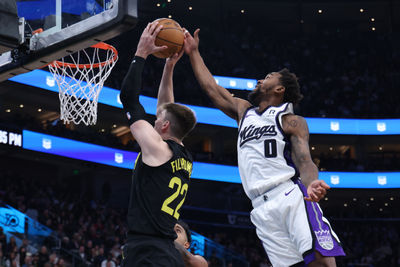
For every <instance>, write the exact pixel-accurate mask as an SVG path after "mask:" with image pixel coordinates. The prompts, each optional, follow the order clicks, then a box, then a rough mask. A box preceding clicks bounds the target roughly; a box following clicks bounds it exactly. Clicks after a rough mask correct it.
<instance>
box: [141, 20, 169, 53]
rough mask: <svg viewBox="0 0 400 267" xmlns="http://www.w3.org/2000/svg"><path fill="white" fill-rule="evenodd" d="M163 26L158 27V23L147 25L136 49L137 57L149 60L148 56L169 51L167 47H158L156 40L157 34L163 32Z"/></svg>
mask: <svg viewBox="0 0 400 267" xmlns="http://www.w3.org/2000/svg"><path fill="white" fill-rule="evenodd" d="M162 27H163V25H158V21H154V22H151V23H149V24H147V27H146V28H145V29H144V30H143V33H142V35H141V36H140V40H139V43H138V46H137V49H136V53H135V55H136V56H139V57H142V58H147V56H148V55H150V54H153V53H155V52H159V51H162V50H165V49H167V48H168V47H167V46H165V45H164V46H156V45H155V43H154V42H155V40H156V36H157V34H158V33H159V32H160V31H161V29H162Z"/></svg>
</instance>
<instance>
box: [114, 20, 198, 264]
mask: <svg viewBox="0 0 400 267" xmlns="http://www.w3.org/2000/svg"><path fill="white" fill-rule="evenodd" d="M161 28H162V26H158V23H157V22H156V23H150V24H148V25H147V27H146V28H145V29H144V31H143V33H142V35H141V37H140V40H139V44H138V46H137V50H136V53H135V57H134V59H133V61H132V63H131V65H130V67H129V70H128V73H127V74H126V76H125V78H124V81H123V83H122V88H121V95H120V99H121V102H122V104H123V108H124V112H125V113H126V115H127V118H128V121H129V125H130V130H131V133H132V135H133V137H134V138H135V140H136V141H137V142H138V143H139V146H140V148H141V152H140V153H139V155H138V157H137V159H136V163H135V168H134V171H133V175H132V186H131V193H130V201H129V208H128V233H127V243H126V245H125V246H124V249H123V252H124V253H123V256H124V257H123V262H122V265H123V266H129V267H135V266H176V267H178V266H179V267H183V266H184V261H183V258H182V256H181V254H180V252H179V251H178V250H177V249H176V248H175V245H174V240H175V239H176V238H177V234H176V232H175V231H174V226H175V224H176V222H177V220H178V219H179V216H180V208H181V206H182V204H183V203H184V201H185V198H186V194H187V192H188V189H189V179H190V175H191V172H192V162H193V159H192V156H191V154H190V153H189V152H188V151H187V149H186V148H185V147H184V146H183V143H182V140H183V138H184V137H185V136H186V135H187V134H188V133H189V132H190V131H191V130H192V129H193V128H194V126H195V124H196V117H195V114H194V112H193V111H192V110H191V109H190V108H188V107H186V106H183V105H179V104H175V103H174V94H173V81H172V75H173V70H174V66H175V64H176V62H177V61H178V60H179V59H180V57H181V56H182V53H181V54H179V55H177V54H175V55H174V56H173V57H171V58H169V59H167V60H166V63H165V66H164V71H163V76H162V78H161V83H160V87H159V91H158V103H157V115H156V117H157V119H156V121H155V123H154V127H153V126H152V125H151V124H150V123H148V122H147V121H146V120H145V111H144V108H143V106H142V105H141V104H140V102H139V93H140V87H141V75H142V70H143V66H144V63H145V60H146V58H147V56H149V55H150V54H152V53H154V52H157V51H161V50H162V49H165V47H157V46H155V44H154V40H155V37H156V36H157V34H158V32H159V31H160V30H161ZM182 52H183V51H182Z"/></svg>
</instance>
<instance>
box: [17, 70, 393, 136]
mask: <svg viewBox="0 0 400 267" xmlns="http://www.w3.org/2000/svg"><path fill="white" fill-rule="evenodd" d="M214 78H215V79H216V81H217V82H218V84H219V85H221V86H223V87H227V88H233V89H242V90H251V89H253V88H254V86H255V84H256V83H257V81H256V80H251V79H242V78H233V77H222V76H214ZM10 80H11V81H14V82H18V83H22V84H27V85H30V86H35V87H38V88H42V89H45V90H49V91H53V92H58V86H57V83H56V82H55V80H54V78H53V76H52V74H51V73H49V72H46V71H43V70H34V71H31V72H28V73H24V74H20V75H18V76H14V77H12V78H11V79H10ZM140 102H141V103H142V105H143V106H144V108H145V110H146V112H147V113H148V114H151V115H155V114H156V106H157V99H155V98H152V97H147V96H140ZM99 103H102V104H105V105H110V106H113V107H117V108H122V104H121V102H120V100H119V90H116V89H113V88H109V87H106V86H104V87H103V89H102V91H101V93H100V96H99ZM188 106H189V107H190V108H191V109H193V110H194V111H195V112H196V115H197V120H198V122H199V123H204V124H211V125H219V126H225V127H233V128H236V127H237V123H236V121H235V120H233V119H231V118H229V117H228V116H226V115H225V114H224V113H222V112H221V111H220V110H218V109H214V108H206V107H200V106H191V105H188ZM306 120H307V123H308V127H309V130H310V133H311V134H346V135H400V119H335V118H306Z"/></svg>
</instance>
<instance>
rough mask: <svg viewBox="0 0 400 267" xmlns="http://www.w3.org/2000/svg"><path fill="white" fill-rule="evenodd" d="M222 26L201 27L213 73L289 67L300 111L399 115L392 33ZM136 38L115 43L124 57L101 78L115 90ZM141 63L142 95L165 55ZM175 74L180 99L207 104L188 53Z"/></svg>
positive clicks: (256, 74) (398, 57)
mask: <svg viewBox="0 0 400 267" xmlns="http://www.w3.org/2000/svg"><path fill="white" fill-rule="evenodd" d="M258 26H259V27H262V26H261V25H258ZM139 28H140V26H138V29H139ZM192 28H193V29H192V31H194V29H195V28H196V25H194V26H193V27H192ZM226 31H227V32H218V31H215V29H211V28H207V27H206V28H204V29H202V30H201V33H200V50H201V53H202V55H203V57H204V60H205V63H206V65H207V66H208V67H209V69H210V71H211V73H212V74H214V75H220V76H230V77H240V78H251V79H262V78H263V77H265V76H266V74H267V73H268V72H272V71H278V70H280V69H282V68H288V69H289V70H291V71H292V72H294V73H296V74H297V76H298V77H299V82H300V85H301V91H302V93H303V95H304V99H303V101H302V103H300V106H299V108H298V110H297V112H298V113H299V114H300V115H302V116H305V117H336V118H337V117H340V118H382V117H383V118H392V117H398V116H399V114H400V108H399V106H398V105H397V103H396V101H395V99H394V98H393V97H392V96H393V95H395V93H396V91H397V86H398V85H399V84H400V71H399V70H400V53H399V51H398V49H396V47H398V46H399V45H400V39H399V37H398V35H395V34H383V33H378V32H354V31H352V30H346V29H338V28H326V29H324V30H321V31H320V32H318V33H315V34H299V33H297V34H296V33H291V34H287V33H279V32H271V31H269V30H268V31H266V30H265V29H264V28H257V26H256V25H251V26H249V24H248V23H240V22H239V23H237V25H235V26H234V27H233V26H232V27H230V28H229V29H226ZM260 32H261V33H263V34H255V33H260ZM238 33H240V34H238ZM254 36H257V38H254ZM138 39H139V30H137V32H136V31H135V34H132V35H130V36H129V37H127V36H124V39H121V40H119V39H118V41H121V42H116V43H115V45H116V46H117V47H121V49H119V50H121V53H125V54H126V56H124V57H120V61H119V63H118V65H117V66H116V71H113V72H112V74H111V77H110V78H109V79H108V81H107V83H108V84H109V85H110V86H111V87H113V88H120V85H121V82H122V79H123V77H124V75H125V73H126V70H127V69H128V66H129V64H130V60H131V59H132V57H133V53H134V50H135V47H136V46H135V44H136V42H137V40H138ZM126 47H132V49H131V50H129V49H126ZM232 55H234V56H232ZM147 61H148V63H147V67H146V68H145V71H144V75H143V86H144V90H143V93H144V94H147V95H149V96H154V97H155V96H156V93H157V88H158V81H159V79H160V78H161V73H162V67H163V60H160V59H156V58H154V57H149V58H148V60H147ZM174 80H175V83H174V86H175V88H176V90H175V94H176V98H177V100H178V101H180V102H183V103H187V104H193V105H200V106H212V103H211V101H210V100H209V99H208V98H207V97H206V96H205V94H204V93H202V92H201V89H200V87H199V86H198V83H197V81H196V79H195V78H194V75H193V72H192V69H191V66H190V63H189V60H188V59H187V58H185V57H184V58H183V59H181V62H179V63H178V64H177V67H176V70H175V76H174ZM232 93H234V94H236V95H238V96H240V97H246V94H247V92H243V91H242V92H241V91H240V90H232Z"/></svg>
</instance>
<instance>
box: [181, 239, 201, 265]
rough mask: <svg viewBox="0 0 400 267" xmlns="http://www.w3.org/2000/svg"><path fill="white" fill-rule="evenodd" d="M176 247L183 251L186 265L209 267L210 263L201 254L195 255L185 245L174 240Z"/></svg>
mask: <svg viewBox="0 0 400 267" xmlns="http://www.w3.org/2000/svg"><path fill="white" fill-rule="evenodd" d="M174 243H175V247H176V249H177V250H178V251H179V252H180V253H181V255H182V258H183V261H184V262H185V267H207V266H208V263H207V261H206V259H204V258H203V257H202V256H200V255H193V254H192V253H190V252H189V251H188V250H187V249H186V248H185V247H183V246H182V245H181V244H179V243H178V242H177V241H174Z"/></svg>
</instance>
